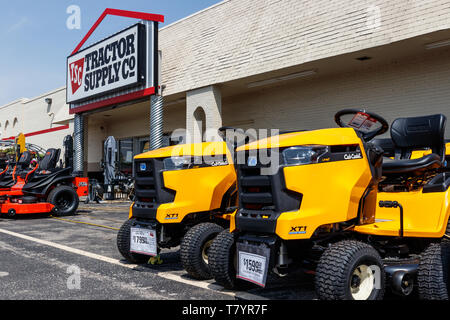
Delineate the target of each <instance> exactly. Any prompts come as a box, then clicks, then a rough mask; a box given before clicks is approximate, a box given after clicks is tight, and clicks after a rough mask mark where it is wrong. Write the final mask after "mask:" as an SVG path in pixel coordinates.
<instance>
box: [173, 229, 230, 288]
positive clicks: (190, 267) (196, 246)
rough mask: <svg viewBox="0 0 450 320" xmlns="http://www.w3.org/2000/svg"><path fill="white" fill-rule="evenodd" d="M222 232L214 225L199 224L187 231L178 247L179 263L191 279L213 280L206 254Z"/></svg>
mask: <svg viewBox="0 0 450 320" xmlns="http://www.w3.org/2000/svg"><path fill="white" fill-rule="evenodd" d="M222 231H223V228H222V227H221V226H219V225H217V224H215V223H201V224H198V225H196V226H194V227H192V228H191V229H189V231H188V232H187V233H186V235H185V236H184V238H183V240H182V241H181V246H180V256H181V263H182V265H183V267H184V269H185V270H186V271H187V273H189V275H190V276H191V277H192V278H194V279H197V280H209V279H212V278H213V276H212V274H211V271H210V268H209V265H208V260H209V259H208V254H209V249H210V248H211V244H212V242H213V240H214V238H215V237H216V236H217V235H218V234H219V233H220V232H222Z"/></svg>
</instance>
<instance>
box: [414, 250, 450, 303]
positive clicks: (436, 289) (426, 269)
mask: <svg viewBox="0 0 450 320" xmlns="http://www.w3.org/2000/svg"><path fill="white" fill-rule="evenodd" d="M449 268H450V243H449V242H441V243H432V244H430V245H429V246H428V248H427V249H425V251H424V252H423V253H422V256H421V259H420V263H419V268H418V270H417V279H418V284H419V296H420V299H423V300H449V293H450V281H449Z"/></svg>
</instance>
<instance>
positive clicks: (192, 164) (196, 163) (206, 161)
mask: <svg viewBox="0 0 450 320" xmlns="http://www.w3.org/2000/svg"><path fill="white" fill-rule="evenodd" d="M226 165H228V160H227V157H226V155H218V156H207V157H189V156H186V157H171V158H166V159H164V170H168V171H170V170H183V169H197V168H204V167H217V166H226Z"/></svg>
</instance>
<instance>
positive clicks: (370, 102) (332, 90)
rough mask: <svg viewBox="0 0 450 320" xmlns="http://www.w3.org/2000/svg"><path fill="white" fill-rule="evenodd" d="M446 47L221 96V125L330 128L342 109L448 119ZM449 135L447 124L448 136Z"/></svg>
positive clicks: (449, 95) (449, 86)
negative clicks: (339, 72) (429, 115)
mask: <svg viewBox="0 0 450 320" xmlns="http://www.w3.org/2000/svg"><path fill="white" fill-rule="evenodd" d="M449 56H450V50H445V51H441V52H439V53H427V55H423V56H418V57H415V58H411V59H408V60H402V61H395V62H392V63H390V64H385V65H378V66H374V67H372V68H367V69H358V70H355V71H352V72H346V73H343V74H334V75H331V76H327V77H317V78H313V79H308V78H305V79H303V80H301V81H295V82H291V83H282V84H280V85H279V86H277V87H269V88H261V89H260V90H258V91H256V92H254V93H247V94H244V95H240V96H236V97H232V98H227V99H224V101H223V108H222V109H223V124H224V125H231V126H242V127H245V128H248V127H255V128H277V129H282V130H290V129H294V130H295V129H307V130H309V129H320V128H324V127H330V126H331V127H335V123H334V120H333V118H334V114H335V113H336V112H337V111H338V110H340V109H343V108H348V107H365V108H367V109H368V110H371V111H373V112H375V113H378V114H380V115H381V116H383V117H385V118H386V119H387V120H388V121H389V123H391V122H392V121H393V120H394V119H395V118H397V117H405V116H418V115H426V114H435V113H443V114H445V115H446V116H447V118H449V119H450V90H449V89H450V59H449V58H448V57H449ZM446 136H447V137H448V138H450V125H447V135H446Z"/></svg>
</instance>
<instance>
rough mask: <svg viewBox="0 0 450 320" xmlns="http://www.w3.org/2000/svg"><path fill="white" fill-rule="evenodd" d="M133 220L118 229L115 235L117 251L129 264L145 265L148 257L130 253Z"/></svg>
mask: <svg viewBox="0 0 450 320" xmlns="http://www.w3.org/2000/svg"><path fill="white" fill-rule="evenodd" d="M133 222H134V219H130V220H127V221H126V222H125V223H124V224H123V225H122V227H120V229H119V232H118V233H117V249H119V252H120V254H121V255H122V256H123V257H124V258H125V259H126V260H127V261H128V262H131V263H136V264H140V263H146V262H147V261H148V260H149V259H150V257H149V256H146V255H144V254H137V253H133V252H130V236H131V227H132V225H133Z"/></svg>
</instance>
